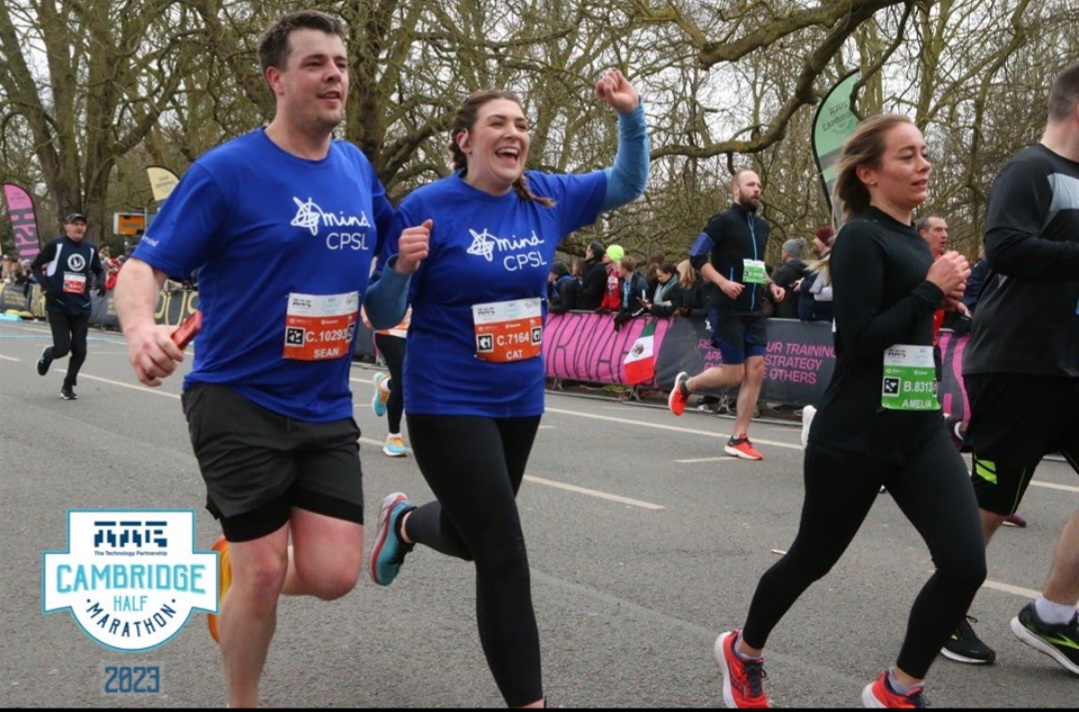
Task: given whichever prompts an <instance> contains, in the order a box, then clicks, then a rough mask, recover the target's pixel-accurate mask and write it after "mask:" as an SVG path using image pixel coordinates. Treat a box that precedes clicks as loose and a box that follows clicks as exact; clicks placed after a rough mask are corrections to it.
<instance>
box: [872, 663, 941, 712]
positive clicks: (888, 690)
mask: <svg viewBox="0 0 1079 712" xmlns="http://www.w3.org/2000/svg"><path fill="white" fill-rule="evenodd" d="M924 689H925V688H922V687H918V688H915V690H914V691H913V692H911V693H909V694H906V695H901V694H899V693H898V692H896V691H895V690H893V689H892V686H891V685H889V684H888V671H887V670H885V671H884V672H882V673H881V674H880V675H879V676H878V677H877V679H876V680H874V681H873V682H871V683H869V684H868V685H866V686H865V689H864V690H862V704H863V705H865V706H866V707H868V708H869V709H882V710H883V709H921V708H922V707H928V705H929V703H928V702H926V699H925V692H924Z"/></svg>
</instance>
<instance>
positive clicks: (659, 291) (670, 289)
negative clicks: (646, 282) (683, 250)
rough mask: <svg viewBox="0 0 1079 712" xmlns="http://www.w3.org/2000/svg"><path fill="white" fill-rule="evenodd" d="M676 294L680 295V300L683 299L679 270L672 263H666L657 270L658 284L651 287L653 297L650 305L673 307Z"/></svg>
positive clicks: (649, 301) (650, 291) (650, 298)
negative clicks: (679, 283)
mask: <svg viewBox="0 0 1079 712" xmlns="http://www.w3.org/2000/svg"><path fill="white" fill-rule="evenodd" d="M676 292H677V293H679V299H681V295H680V293H681V289H679V287H678V270H677V268H675V266H674V265H672V264H671V263H670V262H664V263H663V264H661V265H660V266H659V267H658V268H656V284H655V286H650V287H649V294H650V295H651V296H650V297H649V298H648V305H649V306H651V305H653V304H658V305H660V306H672V302H673V301H674V297H673V296H672V295H674V294H675V293H676ZM673 306H677V305H673Z"/></svg>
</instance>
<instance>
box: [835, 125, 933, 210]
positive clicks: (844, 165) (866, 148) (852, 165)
mask: <svg viewBox="0 0 1079 712" xmlns="http://www.w3.org/2000/svg"><path fill="white" fill-rule="evenodd" d="M912 123H914V122H913V121H911V120H910V119H908V118H907V117H906V116H900V115H899V114H880V115H879V116H872V117H870V118H868V119H866V120H865V121H863V122H862V123H860V124H858V127H857V128H856V129H855V130H854V133H852V134H851V135H850V137H849V138H848V139H847V140H846V141H845V142H844V143H843V153H842V155H840V157H839V171H838V173H837V176H836V179H835V188H834V190H833V194H834V196H835V200H837V201H839V205H840V208H841V210H842V212H843V217H844V218H846V219H848V220H849V219H850V218H851V217H853V216H855V215H858V214H860V213H863V212H865V211H866V210H867V209H868V208H869V188H867V187H866V185H865V183H863V182H862V180H861V178H859V177H858V166H871V167H873V168H877V167H879V166H880V159H881V157H882V156H884V151H885V148H886V145H885V137H886V136H887V135H888V132H889V131H891V130H892V129H893V128H895V127H896V126H898V125H900V124H912Z"/></svg>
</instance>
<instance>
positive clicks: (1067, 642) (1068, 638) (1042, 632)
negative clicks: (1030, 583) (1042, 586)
mask: <svg viewBox="0 0 1079 712" xmlns="http://www.w3.org/2000/svg"><path fill="white" fill-rule="evenodd" d="M1012 632H1013V633H1015V636H1016V637H1017V638H1019V640H1021V641H1023V642H1024V643H1026V644H1027V645H1029V646H1030V647H1032V648H1034V649H1035V650H1040V651H1041V652H1043V653H1045V654H1046V655H1048V656H1049V657H1051V658H1053V660H1056V661H1057V662H1058V663H1060V664H1061V665H1062V666H1063V667H1064V669H1065V670H1068V671H1069V672H1072V673H1075V674H1076V675H1079V614H1076V615H1073V616H1072V619H1071V622H1070V623H1067V624H1064V625H1051V624H1049V623H1044V622H1042V619H1041V618H1038V612H1037V611H1036V610H1035V609H1034V604H1033V603H1028V604H1027V605H1025V606H1023V610H1021V611H1019V615H1017V616H1016V617H1015V618H1012Z"/></svg>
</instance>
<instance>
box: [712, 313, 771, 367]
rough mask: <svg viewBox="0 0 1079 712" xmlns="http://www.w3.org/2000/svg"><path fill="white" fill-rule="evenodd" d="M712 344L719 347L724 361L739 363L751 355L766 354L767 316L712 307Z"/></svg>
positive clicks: (733, 363) (726, 362) (732, 363)
mask: <svg viewBox="0 0 1079 712" xmlns="http://www.w3.org/2000/svg"><path fill="white" fill-rule="evenodd" d="M708 318H709V319H710V320H711V322H712V345H713V346H715V347H716V348H717V349H719V353H720V355H721V356H722V357H723V363H725V364H729V365H732V366H734V365H738V364H743V363H745V362H746V359H747V358H749V357H750V356H764V354H765V352H766V351H767V350H768V335H767V333H765V318H764V316H762V315H760V314H728V313H725V312H721V311H719V310H718V309H715V308H714V307H713V308H710V309H709V314H708Z"/></svg>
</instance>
